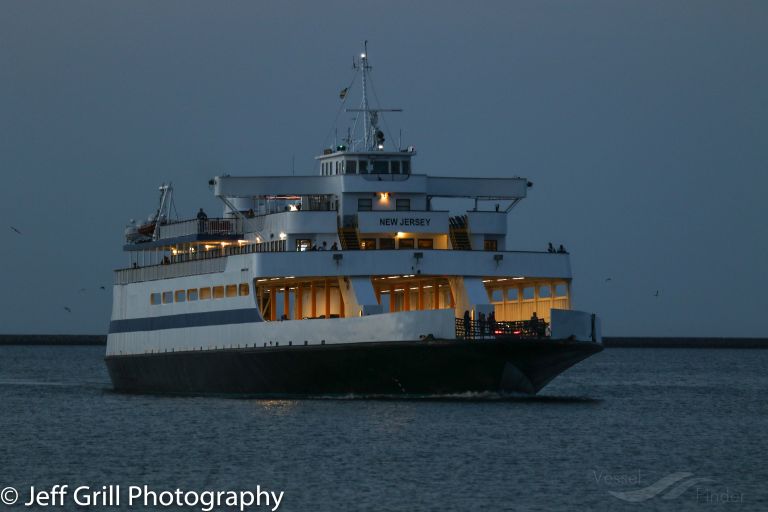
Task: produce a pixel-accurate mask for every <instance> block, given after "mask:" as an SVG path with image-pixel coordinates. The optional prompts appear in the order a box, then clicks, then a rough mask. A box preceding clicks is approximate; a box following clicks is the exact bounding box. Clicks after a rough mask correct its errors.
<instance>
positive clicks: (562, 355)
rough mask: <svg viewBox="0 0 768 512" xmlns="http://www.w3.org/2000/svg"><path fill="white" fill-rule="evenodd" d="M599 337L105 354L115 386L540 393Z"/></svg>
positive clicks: (238, 391)
mask: <svg viewBox="0 0 768 512" xmlns="http://www.w3.org/2000/svg"><path fill="white" fill-rule="evenodd" d="M601 350H602V346H601V345H598V344H596V343H589V342H575V341H565V340H511V339H509V340H505V339H499V340H493V341H476V342H466V341H455V340H431V341H420V342H413V341H410V342H383V343H350V344H334V345H330V344H329V345H314V346H288V347H286V346H280V347H265V348H248V349H226V350H211V351H191V352H166V353H159V354H141V355H127V356H126V355H121V356H109V357H107V358H106V363H107V368H108V369H109V375H110V378H111V379H112V383H113V385H114V387H115V390H117V391H121V392H129V393H170V394H194V395H199V394H230V395H247V396H328V395H350V394H352V395H362V396H374V395H403V394H408V395H444V394H456V393H466V392H485V391H494V392H521V393H528V394H535V393H537V392H538V391H539V390H540V389H541V388H543V387H544V386H545V385H547V384H548V383H549V382H550V381H551V380H552V379H553V378H555V377H556V376H557V375H559V374H560V373H562V372H563V371H565V370H566V369H568V368H569V367H571V366H573V365H574V364H576V363H578V362H579V361H581V360H583V359H585V358H587V357H589V356H590V355H592V354H595V353H597V352H600V351H601Z"/></svg>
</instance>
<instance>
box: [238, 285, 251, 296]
mask: <svg viewBox="0 0 768 512" xmlns="http://www.w3.org/2000/svg"><path fill="white" fill-rule="evenodd" d="M239 293H240V296H241V297H245V296H247V295H248V294H249V293H250V291H249V290H248V283H240V288H239Z"/></svg>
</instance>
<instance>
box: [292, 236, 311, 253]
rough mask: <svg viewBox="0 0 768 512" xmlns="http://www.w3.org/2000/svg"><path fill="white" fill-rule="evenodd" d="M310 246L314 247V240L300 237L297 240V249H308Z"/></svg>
mask: <svg viewBox="0 0 768 512" xmlns="http://www.w3.org/2000/svg"><path fill="white" fill-rule="evenodd" d="M310 247H312V240H308V239H306V238H300V239H298V240H296V250H297V251H308V250H309V249H310Z"/></svg>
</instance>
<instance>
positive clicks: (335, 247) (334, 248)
mask: <svg viewBox="0 0 768 512" xmlns="http://www.w3.org/2000/svg"><path fill="white" fill-rule="evenodd" d="M331 250H332V251H338V250H339V245H338V244H337V243H336V242H333V245H332V246H331Z"/></svg>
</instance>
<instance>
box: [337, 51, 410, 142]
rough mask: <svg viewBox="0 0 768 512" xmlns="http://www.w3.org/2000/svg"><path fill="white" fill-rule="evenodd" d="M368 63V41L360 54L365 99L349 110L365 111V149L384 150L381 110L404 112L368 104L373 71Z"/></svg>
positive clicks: (398, 109)
mask: <svg viewBox="0 0 768 512" xmlns="http://www.w3.org/2000/svg"><path fill="white" fill-rule="evenodd" d="M371 69H372V68H371V65H370V64H369V63H368V41H365V44H364V45H363V53H361V54H360V75H361V80H360V81H361V83H362V88H363V99H362V101H361V102H360V108H348V109H347V112H362V113H363V151H377V150H378V151H383V150H384V132H382V131H381V130H380V129H379V112H402V111H403V109H401V108H371V107H370V106H369V104H368V81H369V80H370V77H369V76H368V73H369V72H370V71H371Z"/></svg>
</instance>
